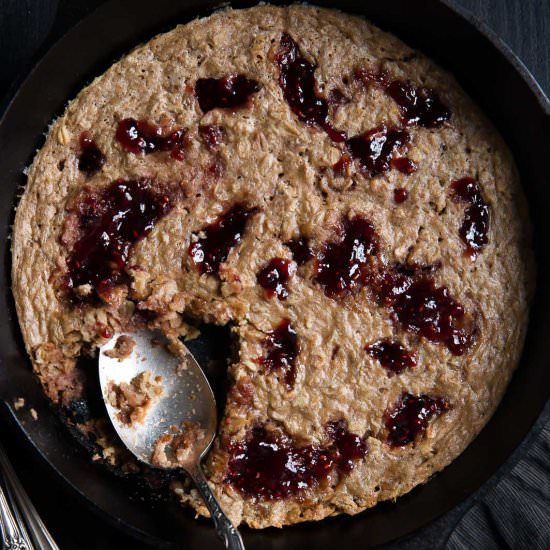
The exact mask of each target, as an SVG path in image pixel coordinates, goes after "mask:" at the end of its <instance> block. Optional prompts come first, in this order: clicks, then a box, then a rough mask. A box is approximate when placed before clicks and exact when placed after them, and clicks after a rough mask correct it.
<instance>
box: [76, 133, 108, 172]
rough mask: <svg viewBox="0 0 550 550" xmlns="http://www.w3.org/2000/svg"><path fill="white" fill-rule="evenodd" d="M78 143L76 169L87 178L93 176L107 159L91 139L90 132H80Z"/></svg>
mask: <svg viewBox="0 0 550 550" xmlns="http://www.w3.org/2000/svg"><path fill="white" fill-rule="evenodd" d="M79 143H80V153H79V155H78V169H79V170H80V171H81V172H84V173H85V174H86V175H87V176H93V175H94V174H95V173H97V172H99V171H100V170H101V168H102V166H103V165H104V164H105V161H106V160H107V159H106V157H105V155H104V154H103V153H102V152H101V150H100V148H99V147H98V146H97V144H96V142H95V141H94V140H93V139H92V135H91V134H90V132H82V133H81V134H80V140H79Z"/></svg>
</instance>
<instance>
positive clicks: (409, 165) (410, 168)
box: [390, 157, 418, 176]
mask: <svg viewBox="0 0 550 550" xmlns="http://www.w3.org/2000/svg"><path fill="white" fill-rule="evenodd" d="M390 164H391V167H392V168H395V169H396V170H399V171H400V172H401V173H402V174H406V175H407V176H409V175H410V174H413V173H414V172H416V171H417V170H418V166H416V164H415V163H414V162H413V161H412V160H411V159H408V158H407V157H398V158H394V159H392V160H391V163H390Z"/></svg>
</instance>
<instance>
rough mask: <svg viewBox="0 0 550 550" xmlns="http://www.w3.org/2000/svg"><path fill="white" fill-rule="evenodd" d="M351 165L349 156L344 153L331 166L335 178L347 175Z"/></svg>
mask: <svg viewBox="0 0 550 550" xmlns="http://www.w3.org/2000/svg"><path fill="white" fill-rule="evenodd" d="M350 166H351V157H350V156H349V155H347V154H346V153H344V154H343V155H342V156H341V157H340V158H339V159H338V160H337V161H336V162H335V163H334V164H333V166H332V170H333V171H334V175H335V176H336V177H337V178H341V177H344V176H347V175H348V173H349V169H350Z"/></svg>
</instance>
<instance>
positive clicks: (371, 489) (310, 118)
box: [13, 5, 533, 528]
mask: <svg viewBox="0 0 550 550" xmlns="http://www.w3.org/2000/svg"><path fill="white" fill-rule="evenodd" d="M532 273H533V269H532V266H531V255H530V242H529V235H528V218H527V213H526V209H525V206H524V198H523V196H522V192H521V189H520V185H519V181H518V175H517V172H516V168H515V166H514V162H513V160H512V158H511V156H510V153H509V151H508V149H507V147H506V145H505V144H504V143H503V141H502V139H501V138H500V137H499V135H498V133H497V132H496V131H495V129H494V128H493V126H492V125H491V124H490V123H489V122H488V121H487V119H486V118H485V117H484V115H483V114H482V113H481V112H480V111H479V109H478V108H477V107H476V105H475V104H474V103H473V102H472V101H471V100H470V99H469V98H468V97H467V95H466V94H465V93H464V91H463V90H462V89H461V88H460V86H459V85H458V84H457V83H456V81H455V80H454V79H453V77H452V76H450V75H449V74H448V73H446V72H445V71H443V70H442V69H440V68H439V67H437V66H436V65H434V63H433V62H431V61H430V60H429V59H427V58H426V57H424V56H423V55H422V54H420V53H418V52H416V51H414V50H412V49H410V48H409V47H408V46H406V45H404V44H403V43H402V42H400V41H399V40H398V39H397V38H395V37H393V36H392V35H389V34H386V33H385V32H382V31H381V30H379V29H378V28H376V27H374V26H373V25H371V24H370V23H368V22H367V21H365V20H364V19H361V18H359V17H355V16H350V15H346V14H343V13H340V12H337V11H333V10H327V9H318V8H315V7H306V6H298V5H294V6H289V7H274V6H269V5H262V6H258V7H255V8H251V9H246V10H224V11H220V12H217V13H215V14H214V15H212V16H210V17H207V18H204V19H197V20H195V21H192V22H191V23H189V24H187V25H183V26H179V27H177V28H176V29H174V30H173V31H171V32H169V33H166V34H163V35H160V36H158V37H156V38H154V39H153V40H151V41H150V42H148V43H147V44H145V45H143V46H139V47H137V48H136V49H135V50H133V51H132V52H131V53H130V54H129V55H127V56H126V57H124V58H123V59H121V60H120V61H119V62H117V63H115V64H114V65H113V66H112V67H111V68H110V69H109V70H108V71H107V72H106V73H105V74H104V75H102V76H100V77H99V78H97V79H96V80H94V81H93V82H92V83H91V84H90V85H89V86H88V87H87V88H85V89H84V90H83V91H82V92H81V93H80V94H79V95H78V96H77V98H76V99H75V100H74V101H72V102H71V103H70V104H69V105H68V107H67V109H66V111H65V113H64V114H63V116H61V117H60V118H58V119H57V120H56V121H55V123H54V124H53V125H52V126H51V128H50V131H49V134H48V137H47V140H46V142H45V144H44V146H43V147H42V148H41V149H40V151H39V152H38V154H37V155H36V158H35V159H34V162H33V164H32V167H31V168H30V171H29V174H28V183H27V187H26V189H25V192H24V194H23V196H22V198H21V201H20V204H19V207H18V209H17V215H16V220H15V227H14V234H13V291H14V295H15V300H16V304H17V311H18V315H19V321H20V325H21V330H22V332H23V336H24V340H25V343H26V347H27V350H28V353H29V355H30V357H31V359H32V364H33V367H34V370H35V372H36V374H37V376H38V377H39V379H40V381H41V383H42V385H43V387H44V391H45V392H46V394H47V396H48V397H49V398H50V399H51V401H52V402H53V403H54V404H55V405H56V406H58V407H59V409H60V410H62V411H69V412H68V413H67V416H68V417H69V421H70V422H71V423H72V424H73V425H74V426H76V427H77V428H78V429H79V430H80V431H81V432H82V433H84V434H87V435H88V436H89V437H90V439H91V440H92V441H93V442H94V444H95V445H96V447H97V448H98V449H100V450H98V452H99V453H100V454H101V457H102V459H103V460H104V461H105V462H108V463H110V464H112V465H114V466H117V467H119V468H121V469H122V470H123V471H125V472H129V473H132V472H137V474H136V475H142V474H143V475H145V473H144V469H143V467H142V466H141V465H138V464H137V463H135V462H132V461H131V460H130V459H128V456H127V454H125V452H124V450H123V449H122V448H121V445H120V443H119V442H118V440H117V438H116V437H115V435H114V434H113V430H112V428H111V427H110V426H109V424H108V422H107V421H106V419H105V418H104V417H102V415H101V414H100V413H96V412H94V413H89V411H88V412H86V411H84V412H82V411H81V410H79V406H81V404H82V403H83V402H84V401H85V396H86V392H87V391H88V386H89V384H91V383H92V380H93V379H94V377H95V370H94V369H95V365H94V362H93V361H88V362H87V363H86V361H83V360H82V358H83V357H86V356H88V357H93V356H94V354H96V353H97V348H98V346H100V345H102V344H103V343H105V342H106V341H107V340H108V339H109V338H110V337H111V335H112V334H113V333H115V332H117V331H121V330H124V331H128V330H130V331H131V330H132V329H133V328H139V327H145V326H146V327H149V328H156V329H160V330H161V331H162V332H163V333H164V334H165V335H166V336H167V337H168V338H169V339H171V341H172V342H173V344H174V346H177V343H178V342H179V341H180V340H179V339H185V338H190V337H192V336H194V335H195V334H196V332H197V328H196V327H197V326H198V325H199V324H200V323H210V324H217V325H227V326H228V327H230V328H231V331H232V335H233V345H234V348H235V351H234V355H233V357H232V359H231V360H230V362H229V363H230V364H229V365H228V368H227V377H228V393H227V403H226V407H225V411H224V414H223V417H222V421H221V423H220V429H219V434H218V437H217V438H216V441H215V444H214V448H213V450H212V452H211V453H210V455H209V457H208V459H207V460H206V463H205V468H206V472H207V475H208V478H209V481H210V483H211V485H212V488H213V490H214V492H215V494H216V495H217V497H218V498H219V500H220V502H221V504H222V506H223V507H224V509H225V510H226V511H227V513H228V515H229V516H230V517H231V519H232V520H233V522H234V523H236V524H238V523H241V522H244V523H247V524H249V525H251V526H253V527H257V528H261V527H268V526H282V525H285V524H291V523H296V522H300V521H304V520H318V519H322V518H324V517H326V516H330V515H335V514H339V513H343V512H345V513H348V514H355V513H357V512H360V511H362V510H364V509H366V508H368V507H371V506H374V505H375V504H376V503H377V502H378V501H382V500H387V499H393V498H395V497H398V496H399V495H402V494H404V493H406V492H408V491H410V490H411V489H412V488H413V487H415V486H416V485H418V484H420V483H424V482H425V481H427V480H428V479H429V478H430V477H431V476H432V475H433V474H434V473H436V472H437V471H439V470H441V469H442V468H443V467H445V466H446V465H447V464H449V463H450V462H451V461H452V460H453V459H454V458H455V457H456V456H457V455H459V454H460V453H461V452H462V451H463V450H464V448H465V447H466V446H467V445H468V444H469V443H470V441H471V440H472V439H473V438H474V437H475V436H476V434H477V433H478V432H479V431H480V429H481V428H482V427H483V425H484V424H485V423H486V422H487V420H488V419H489V418H490V417H491V415H492V414H493V411H494V410H495V407H496V406H497V404H498V402H499V401H500V399H501V397H502V394H503V392H504V390H505V388H506V385H507V383H508V381H509V379H510V377H511V375H512V372H513V370H514V369H515V367H516V366H517V364H518V360H519V357H520V353H521V349H522V344H523V340H524V335H525V330H526V321H527V314H528V302H529V297H530V294H531V290H532V286H533V285H532ZM83 408H85V407H83ZM71 411H72V413H71ZM75 411H76V412H75ZM69 413H71V414H69ZM140 472H141V473H140ZM171 487H172V489H173V490H174V491H175V492H176V494H177V495H178V496H179V498H180V499H181V501H182V502H184V503H186V504H188V505H190V506H192V507H194V508H195V509H196V510H197V511H198V512H199V513H200V514H207V511H206V509H205V507H204V505H203V504H202V501H201V500H200V498H199V496H198V494H197V493H196V491H195V490H194V489H192V488H191V487H190V486H189V483H188V481H187V480H186V479H184V478H183V477H182V478H181V479H175V480H173V481H172V483H171Z"/></svg>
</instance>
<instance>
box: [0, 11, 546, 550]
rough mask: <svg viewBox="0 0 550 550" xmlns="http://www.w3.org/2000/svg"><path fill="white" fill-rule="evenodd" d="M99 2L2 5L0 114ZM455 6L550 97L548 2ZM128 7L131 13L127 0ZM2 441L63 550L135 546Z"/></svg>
mask: <svg viewBox="0 0 550 550" xmlns="http://www.w3.org/2000/svg"><path fill="white" fill-rule="evenodd" d="M104 1H105V0H0V98H3V102H2V103H0V109H1V108H2V105H3V104H5V101H6V99H7V97H8V96H9V93H10V87H11V88H12V89H13V86H16V85H17V82H18V81H20V79H21V78H22V76H24V74H25V73H26V72H28V70H29V69H30V67H31V66H32V63H33V62H34V61H35V60H36V59H37V58H38V57H39V56H40V53H41V52H44V51H45V50H46V49H47V48H48V47H49V46H50V45H51V44H52V43H53V42H55V41H56V40H57V39H58V38H59V37H61V36H62V35H63V34H64V32H65V31H66V30H67V29H68V28H70V27H71V26H72V25H74V24H75V23H76V22H77V21H78V20H79V19H81V18H82V17H84V16H85V15H86V14H88V13H90V12H91V11H92V10H93V9H95V8H96V7H97V6H99V5H100V4H102V3H103V2H104ZM175 1H176V0H175ZM455 2H456V3H457V4H458V5H460V6H462V7H463V8H465V9H468V10H470V12H472V13H473V14H474V15H476V16H478V17H479V18H480V19H482V20H483V21H485V22H486V23H487V25H488V26H489V27H490V28H492V29H493V30H494V31H495V32H496V33H497V34H498V35H499V36H500V37H501V38H502V39H503V40H504V41H505V42H506V43H507V44H508V45H509V46H510V47H511V48H512V50H514V51H515V52H516V53H517V54H518V55H519V57H520V58H521V60H522V61H523V62H524V63H525V65H526V66H527V67H528V69H529V70H530V71H531V72H532V73H533V74H534V76H535V78H536V79H537V80H538V82H539V83H540V85H541V87H542V88H543V90H544V91H545V92H546V93H547V94H550V0H455ZM128 7H129V9H131V1H130V0H129V1H128ZM152 9H154V2H153V3H152ZM0 101H2V100H1V99H0ZM0 441H1V442H2V443H3V444H4V446H5V447H7V448H8V449H9V452H10V455H11V458H12V461H13V463H14V466H15V468H16V470H17V472H18V473H19V475H20V477H21V480H22V481H23V483H24V485H25V486H26V488H27V490H28V491H29V493H30V495H31V497H32V498H33V501H34V502H35V504H36V506H37V508H38V510H39V512H40V513H41V515H42V517H43V518H44V520H45V522H46V524H47V525H48V527H49V528H50V530H51V531H52V533H53V535H54V537H55V538H56V540H57V541H58V544H59V546H60V547H61V548H62V549H63V550H65V549H69V550H72V549H78V550H81V549H82V550H85V549H102V550H109V549H111V548H113V549H114V548H133V549H138V548H140V546H139V545H138V544H136V543H135V542H134V541H133V540H132V539H130V538H128V537H126V536H125V535H123V534H121V533H120V532H119V531H118V530H117V529H116V528H114V527H112V526H110V525H109V524H108V523H107V522H105V521H103V520H102V519H101V518H99V517H97V516H96V515H95V514H94V513H92V512H90V511H89V510H88V509H87V508H86V507H85V506H84V505H83V504H82V502H80V501H79V500H78V499H77V498H75V496H74V495H72V494H70V493H69V492H68V491H67V490H66V489H65V487H63V486H61V485H60V484H59V483H58V482H57V480H56V478H55V476H54V475H52V473H51V471H49V470H48V469H47V468H45V467H44V466H43V465H42V464H41V463H40V462H38V461H37V460H36V459H35V458H34V457H32V456H30V455H29V454H28V453H27V452H26V451H28V447H26V446H25V445H24V443H23V441H21V439H20V438H19V437H18V436H17V434H15V433H13V432H11V431H10V430H9V429H8V428H7V427H6V426H2V425H0ZM549 460H550V459H549ZM467 506H468V503H464V504H463V505H462V506H460V507H458V508H457V509H455V510H454V511H452V512H450V513H449V514H447V515H446V516H444V517H443V518H441V519H440V520H438V521H437V522H435V523H434V524H432V525H431V526H428V527H427V528H425V529H423V530H422V531H421V532H419V533H418V534H417V535H416V536H415V537H413V538H411V539H409V540H408V541H404V542H402V543H401V544H399V545H393V546H392V547H393V548H403V549H404V548H407V549H409V548H410V549H413V548H414V549H423V548H426V549H428V548H430V549H433V548H440V547H441V546H442V544H443V541H444V540H445V539H446V536H447V535H448V533H449V532H450V530H451V529H452V527H453V525H454V524H455V523H456V521H457V520H458V519H459V518H460V517H461V515H462V514H463V513H464V511H465V510H466V508H467Z"/></svg>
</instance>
